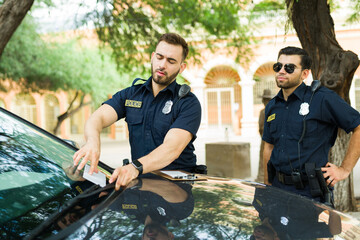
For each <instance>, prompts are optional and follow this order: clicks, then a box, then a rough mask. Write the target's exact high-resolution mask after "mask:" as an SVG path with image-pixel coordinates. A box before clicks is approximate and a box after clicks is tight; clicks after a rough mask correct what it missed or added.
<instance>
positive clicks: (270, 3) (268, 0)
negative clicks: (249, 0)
mask: <svg viewBox="0 0 360 240" xmlns="http://www.w3.org/2000/svg"><path fill="white" fill-rule="evenodd" d="M280 9H281V10H285V9H286V6H285V3H284V1H283V0H281V1H279V0H264V1H261V2H259V3H258V4H256V5H255V6H254V8H253V9H252V12H264V11H274V10H275V11H276V10H280Z"/></svg>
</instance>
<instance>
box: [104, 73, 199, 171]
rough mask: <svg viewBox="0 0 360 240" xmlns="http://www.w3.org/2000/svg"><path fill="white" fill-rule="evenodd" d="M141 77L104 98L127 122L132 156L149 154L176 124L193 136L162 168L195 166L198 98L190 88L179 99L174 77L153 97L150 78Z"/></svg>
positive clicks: (190, 167) (188, 167) (137, 156)
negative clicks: (173, 159) (178, 154)
mask: <svg viewBox="0 0 360 240" xmlns="http://www.w3.org/2000/svg"><path fill="white" fill-rule="evenodd" d="M141 81H142V80H137V79H136V80H135V81H134V82H133V85H132V86H131V87H129V88H126V89H124V90H122V91H119V92H117V93H116V94H115V95H113V97H112V98H111V99H109V100H107V101H106V102H104V103H105V104H108V105H110V106H111V107H113V108H114V110H115V111H116V113H117V115H118V119H121V118H125V121H126V122H127V124H128V129H129V142H130V146H131V156H132V159H139V158H141V157H143V156H145V155H147V154H149V153H150V152H151V151H153V150H154V149H155V148H157V147H158V146H159V145H161V144H162V143H163V141H164V138H165V135H166V133H167V132H168V131H169V130H170V129H171V128H180V129H184V130H186V131H188V132H190V133H191V134H192V136H193V138H192V140H191V141H190V143H189V144H188V145H187V146H186V148H185V149H184V151H183V152H182V153H181V155H180V156H179V158H178V159H176V160H175V161H173V162H172V163H171V164H170V165H169V166H167V167H165V168H164V169H182V170H186V171H192V170H193V168H194V167H195V166H196V156H195V154H194V146H193V141H194V140H195V138H196V133H197V131H198V129H199V126H200V121H201V106H200V102H199V100H198V99H197V98H196V96H195V95H194V94H193V93H191V92H190V93H188V95H187V96H185V97H183V98H182V99H180V100H179V97H178V92H179V89H180V87H181V85H179V84H178V83H176V81H174V82H172V83H171V84H170V85H169V86H167V87H166V88H165V89H163V90H162V91H160V92H159V93H158V95H157V96H156V97H154V95H153V91H152V87H151V82H152V78H151V77H150V78H149V79H148V80H147V81H146V82H144V81H142V82H141ZM139 82H140V84H139Z"/></svg>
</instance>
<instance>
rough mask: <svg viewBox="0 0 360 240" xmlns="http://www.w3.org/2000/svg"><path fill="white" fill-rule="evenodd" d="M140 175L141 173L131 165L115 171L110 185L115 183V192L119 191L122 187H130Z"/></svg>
mask: <svg viewBox="0 0 360 240" xmlns="http://www.w3.org/2000/svg"><path fill="white" fill-rule="evenodd" d="M138 175H139V171H138V170H137V169H136V168H135V167H134V166H133V165H131V164H128V165H125V166H122V167H118V168H116V169H115V171H114V172H113V174H112V175H111V178H110V180H109V183H113V182H115V181H116V183H115V190H119V189H120V187H125V186H126V185H128V184H129V183H130V182H131V181H132V180H133V179H135V178H137V176H138Z"/></svg>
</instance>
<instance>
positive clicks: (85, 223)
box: [0, 108, 360, 239]
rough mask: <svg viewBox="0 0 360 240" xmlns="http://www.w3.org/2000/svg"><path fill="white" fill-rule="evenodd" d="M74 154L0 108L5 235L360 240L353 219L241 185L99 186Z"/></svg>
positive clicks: (141, 182)
mask: <svg viewBox="0 0 360 240" xmlns="http://www.w3.org/2000/svg"><path fill="white" fill-rule="evenodd" d="M76 149H77V148H76V147H74V146H73V145H70V144H68V143H66V142H65V141H63V140H61V139H59V138H57V137H55V136H53V135H51V134H49V133H47V132H46V131H44V130H42V129H40V128H38V127H36V126H34V125H33V124H31V123H29V122H27V121H25V120H23V119H21V118H19V117H17V116H15V115H13V114H11V113H9V112H8V111H6V110H4V109H1V108H0V238H1V239H19V238H24V237H25V238H27V239H36V238H41V239H44V238H50V239H139V238H143V239H161V237H168V238H170V239H171V238H172V237H174V238H175V239H260V237H263V238H265V237H266V236H268V237H275V236H277V237H278V238H279V239H314V238H330V237H335V238H336V239H349V236H351V237H350V238H351V239H356V238H357V237H358V238H360V234H359V233H360V223H359V221H358V220H357V219H355V218H352V217H351V216H348V215H346V214H344V213H340V212H338V211H335V210H333V209H330V208H329V207H327V206H326V205H323V204H319V203H317V202H314V201H312V200H310V199H307V198H304V197H301V196H298V195H294V194H290V193H287V192H284V191H282V190H280V189H277V188H274V187H271V186H265V185H263V184H258V183H254V182H249V181H244V180H239V179H225V178H214V177H210V176H208V177H207V180H206V181H185V182H181V181H170V180H167V179H163V178H161V177H159V176H157V175H152V174H147V175H144V176H142V177H141V178H139V179H135V180H134V181H132V182H131V183H130V184H129V186H128V187H127V188H126V189H123V188H122V189H121V190H120V191H114V188H113V185H109V184H108V185H107V186H106V187H105V188H100V187H96V186H95V187H94V185H93V184H92V183H90V182H88V181H86V180H85V179H83V178H82V175H81V174H82V172H77V171H76V168H75V167H74V166H73V161H72V155H73V153H74V152H75V151H76ZM101 166H102V167H103V168H105V169H106V170H107V171H111V170H112V169H111V168H109V167H108V166H106V165H104V164H102V163H101ZM82 192H85V194H84V193H82ZM81 193H82V194H81Z"/></svg>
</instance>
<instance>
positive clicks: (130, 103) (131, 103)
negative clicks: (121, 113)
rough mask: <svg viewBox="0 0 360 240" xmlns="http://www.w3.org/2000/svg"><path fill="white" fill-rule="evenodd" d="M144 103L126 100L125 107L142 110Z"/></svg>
mask: <svg viewBox="0 0 360 240" xmlns="http://www.w3.org/2000/svg"><path fill="white" fill-rule="evenodd" d="M141 105H142V102H140V101H135V100H129V99H126V101H125V107H133V108H141Z"/></svg>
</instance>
